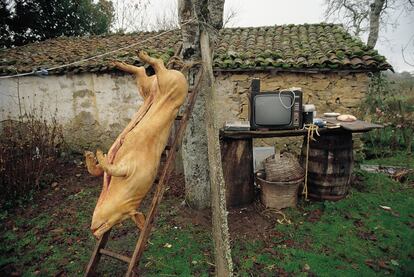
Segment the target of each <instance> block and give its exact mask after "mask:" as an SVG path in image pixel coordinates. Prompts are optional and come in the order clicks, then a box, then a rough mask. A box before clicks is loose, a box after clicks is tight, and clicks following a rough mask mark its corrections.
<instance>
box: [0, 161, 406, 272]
mask: <svg viewBox="0 0 414 277" xmlns="http://www.w3.org/2000/svg"><path fill="white" fill-rule="evenodd" d="M72 167H73V168H71V169H70V170H67V171H65V172H62V175H61V176H58V177H57V180H56V181H57V182H58V185H57V186H55V187H54V188H50V189H48V190H44V191H43V192H41V194H40V195H39V196H37V197H35V198H34V200H32V202H31V203H28V204H26V206H25V207H20V208H16V209H14V210H9V211H5V210H3V211H2V212H1V214H0V275H1V276H11V275H13V274H14V275H13V276H19V275H23V276H81V275H82V273H83V272H84V269H85V266H86V264H87V262H88V260H89V257H90V255H91V252H92V249H93V247H94V244H95V240H94V238H93V237H92V236H91V234H90V231H89V224H90V220H91V215H92V211H93V209H94V206H95V203H96V200H97V197H98V194H99V192H100V188H101V187H100V186H101V185H100V181H101V180H100V179H95V178H92V177H90V176H87V174H86V173H85V169H84V168H83V167H76V166H72ZM360 177H361V178H360V179H361V181H359V182H358V184H357V185H355V186H354V187H353V188H352V189H351V192H350V194H349V195H348V196H347V197H346V198H345V199H344V200H341V201H338V202H301V203H300V204H299V207H298V208H297V209H288V210H284V213H285V215H286V217H287V218H288V219H289V220H290V221H291V222H292V223H291V224H279V223H277V222H276V216H277V215H274V218H273V219H272V216H270V217H269V215H266V216H265V215H264V211H260V210H257V209H256V210H255V209H253V208H251V207H250V208H249V207H248V208H247V210H249V209H250V212H249V213H248V212H246V208H245V209H235V210H232V211H231V212H230V218H229V222H230V229H231V237H232V255H233V261H234V267H235V272H236V274H235V275H236V276H275V275H277V274H278V275H280V276H289V275H293V276H302V275H303V276H307V275H311V276H312V275H316V276H381V275H392V276H414V187H413V183H412V181H411V183H410V182H406V183H399V182H395V181H393V180H391V179H390V178H389V177H387V176H385V175H382V174H367V173H365V174H363V173H360ZM179 186H181V188H182V184H178V183H173V184H172V185H171V188H170V190H169V191H167V195H166V197H165V199H164V200H163V203H162V205H161V208H160V215H159V216H158V218H157V220H156V224H155V230H154V232H153V233H152V236H151V238H150V243H149V245H148V247H147V250H146V251H145V252H144V258H143V260H142V261H141V263H140V273H141V275H142V276H210V275H213V273H214V257H213V251H212V247H213V245H212V239H211V233H210V232H211V228H210V225H209V222H210V218H209V213H208V211H204V212H196V211H192V210H191V209H190V208H188V207H184V206H182V205H181V203H182V201H183V196H182V192H179V193H177V192H175V191H174V190H175V188H176V187H179ZM380 205H382V206H388V207H390V208H391V210H388V209H384V208H381V207H380ZM252 206H253V205H252ZM258 222H262V224H263V228H262V225H260V224H258ZM253 228H256V229H253ZM252 230H255V231H252ZM137 234H138V232H137V230H136V228H135V227H134V226H133V224H132V222H131V221H130V220H127V221H125V222H124V224H123V226H119V227H116V228H115V229H114V231H113V232H112V234H111V239H110V243H109V246H108V247H109V248H112V249H115V250H116V251H118V252H120V253H123V254H125V255H131V253H132V250H133V248H134V246H135V242H136V238H137ZM102 261H103V262H101V263H100V266H99V273H100V274H101V275H104V276H122V274H123V273H124V272H125V269H126V266H125V265H124V264H123V263H121V262H118V261H113V260H111V259H106V258H105V259H103V260H102Z"/></svg>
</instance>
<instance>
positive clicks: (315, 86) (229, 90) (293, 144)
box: [216, 72, 369, 152]
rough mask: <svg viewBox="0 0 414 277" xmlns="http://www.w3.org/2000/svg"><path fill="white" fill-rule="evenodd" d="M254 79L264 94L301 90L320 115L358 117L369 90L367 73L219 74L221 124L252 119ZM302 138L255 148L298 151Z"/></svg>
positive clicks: (269, 141) (264, 143)
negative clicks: (251, 90) (250, 109)
mask: <svg viewBox="0 0 414 277" xmlns="http://www.w3.org/2000/svg"><path fill="white" fill-rule="evenodd" d="M253 78H260V80H261V91H276V90H279V89H286V88H290V87H300V88H302V91H303V102H304V103H306V102H309V103H310V104H314V105H315V106H316V109H317V116H318V115H322V114H323V113H324V112H331V111H335V112H339V113H352V114H356V113H357V109H358V106H359V104H360V102H361V99H362V98H363V97H364V94H365V92H366V91H367V87H368V81H369V80H368V76H367V75H366V74H365V73H349V74H344V73H274V74H271V73H258V72H254V73H234V72H233V73H231V72H229V73H219V74H217V75H216V82H217V93H218V101H219V105H218V107H221V108H220V109H219V110H218V111H217V113H218V118H219V120H220V124H221V125H224V123H225V122H226V121H234V120H249V93H250V83H251V80H252V79H253ZM301 143H302V138H279V139H256V140H255V142H254V145H255V146H270V145H276V147H277V148H279V149H287V150H291V151H295V152H298V149H299V148H298V147H297V146H299V145H301Z"/></svg>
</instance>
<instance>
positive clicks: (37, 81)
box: [0, 74, 142, 152]
mask: <svg viewBox="0 0 414 277" xmlns="http://www.w3.org/2000/svg"><path fill="white" fill-rule="evenodd" d="M0 103H1V104H0V121H2V120H5V119H8V118H16V117H18V116H19V114H20V113H22V114H24V113H25V112H28V113H33V112H35V113H36V114H37V115H38V116H40V115H42V116H43V117H46V118H51V117H55V118H56V119H57V121H58V122H59V123H60V124H62V125H63V127H64V135H65V140H66V142H67V143H68V144H69V146H70V147H71V148H72V149H74V150H75V151H79V152H83V151H84V150H87V149H90V150H95V149H96V148H98V147H99V148H102V149H104V150H106V149H108V148H109V146H110V145H111V144H112V142H113V141H114V139H115V138H116V136H117V135H118V134H119V132H120V131H122V130H123V128H124V127H125V126H126V125H127V123H128V122H129V120H130V118H131V117H132V115H133V114H134V113H135V112H136V111H137V109H138V106H139V105H140V103H142V99H141V98H140V97H139V96H138V91H137V87H136V84H135V82H134V80H133V78H132V77H131V76H128V75H118V74H99V75H97V74H77V75H72V76H71V75H62V76H47V77H36V76H27V77H21V78H18V79H17V78H11V79H4V80H0ZM19 103H20V104H19Z"/></svg>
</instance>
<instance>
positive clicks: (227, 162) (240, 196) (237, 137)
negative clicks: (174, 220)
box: [220, 118, 383, 207]
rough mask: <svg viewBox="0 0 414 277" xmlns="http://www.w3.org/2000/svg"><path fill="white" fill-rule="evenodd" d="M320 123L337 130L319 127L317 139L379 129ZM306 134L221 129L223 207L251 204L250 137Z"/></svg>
mask: <svg viewBox="0 0 414 277" xmlns="http://www.w3.org/2000/svg"><path fill="white" fill-rule="evenodd" d="M324 120H327V122H328V123H330V124H332V125H334V124H337V123H339V124H340V127H339V128H319V130H318V132H319V134H321V136H323V135H324V134H328V135H332V134H335V135H338V136H341V135H345V137H349V133H351V134H352V133H364V132H368V131H371V130H373V129H378V128H382V127H383V126H382V125H379V124H373V123H369V122H365V121H361V120H357V121H354V122H339V121H337V120H336V119H332V118H324ZM307 132H308V131H307V130H306V129H300V130H276V131H275V130H272V131H270V130H256V131H229V130H225V129H221V130H220V141H221V155H222V166H223V175H224V180H225V183H226V199H227V205H228V206H230V207H232V206H241V205H244V204H248V203H251V202H252V201H253V199H254V196H255V195H254V172H253V138H274V137H295V136H306V135H307ZM351 138H352V135H351Z"/></svg>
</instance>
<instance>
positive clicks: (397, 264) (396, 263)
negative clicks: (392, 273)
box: [390, 260, 400, 266]
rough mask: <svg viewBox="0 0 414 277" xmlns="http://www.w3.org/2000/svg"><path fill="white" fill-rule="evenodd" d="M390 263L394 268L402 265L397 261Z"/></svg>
mask: <svg viewBox="0 0 414 277" xmlns="http://www.w3.org/2000/svg"><path fill="white" fill-rule="evenodd" d="M390 262H391V264H392V265H394V266H400V264H399V263H398V262H397V261H396V260H391V261H390Z"/></svg>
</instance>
